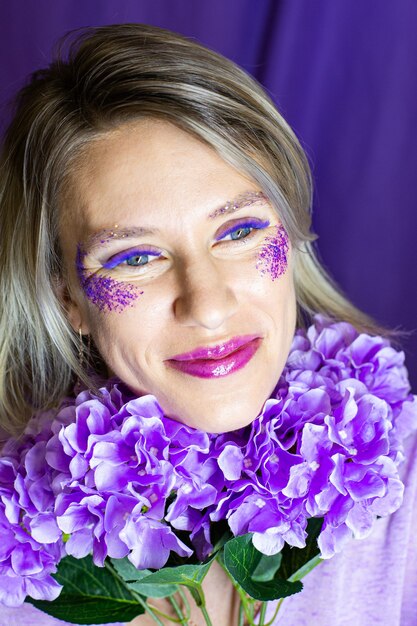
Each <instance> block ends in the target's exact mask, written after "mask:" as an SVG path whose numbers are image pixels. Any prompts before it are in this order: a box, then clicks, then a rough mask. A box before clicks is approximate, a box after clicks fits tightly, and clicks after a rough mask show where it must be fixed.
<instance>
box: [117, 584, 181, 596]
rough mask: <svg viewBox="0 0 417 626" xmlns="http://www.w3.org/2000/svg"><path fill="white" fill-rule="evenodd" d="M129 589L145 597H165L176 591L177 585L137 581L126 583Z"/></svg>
mask: <svg viewBox="0 0 417 626" xmlns="http://www.w3.org/2000/svg"><path fill="white" fill-rule="evenodd" d="M127 586H128V587H129V589H132V591H136V593H140V595H141V596H145V598H167V597H168V596H172V594H174V593H177V591H178V586H177V585H161V584H160V583H146V582H145V583H143V582H142V581H138V582H135V583H127Z"/></svg>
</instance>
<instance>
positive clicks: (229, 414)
mask: <svg viewBox="0 0 417 626" xmlns="http://www.w3.org/2000/svg"><path fill="white" fill-rule="evenodd" d="M261 408H262V406H261V407H260V408H259V410H257V409H255V408H254V409H253V411H249V410H248V406H247V405H246V406H245V407H244V409H243V408H242V409H243V410H242V409H241V408H240V407H239V406H236V405H234V406H229V407H227V408H226V407H224V406H223V407H222V410H220V411H216V410H215V409H211V410H210V411H201V410H200V411H199V410H198V409H196V410H195V412H194V413H193V414H192V415H189V416H188V415H186V414H185V413H182V415H183V417H182V418H179V417H175V418H174V419H176V420H177V421H178V422H181V423H183V424H186V425H187V426H190V427H191V428H196V429H198V430H203V431H205V432H207V433H213V434H219V433H227V432H230V431H232V430H238V429H239V428H244V427H245V426H248V425H249V424H251V423H252V422H253V421H254V420H255V419H256V418H257V417H258V415H259V413H260V410H261Z"/></svg>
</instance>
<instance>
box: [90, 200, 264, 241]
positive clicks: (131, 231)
mask: <svg viewBox="0 0 417 626" xmlns="http://www.w3.org/2000/svg"><path fill="white" fill-rule="evenodd" d="M265 203H269V200H268V198H267V196H266V195H265V194H264V193H263V192H262V191H245V192H243V193H241V194H239V195H238V196H236V198H234V199H233V200H228V201H227V202H226V203H225V204H223V205H221V206H219V207H217V208H216V209H214V211H212V212H211V213H209V214H208V216H207V217H208V219H216V218H217V217H219V216H220V215H229V214H231V213H235V212H236V211H240V210H241V209H244V208H247V207H250V206H253V205H254V204H265ZM159 232H160V229H159V228H145V227H140V226H130V227H127V228H119V226H118V224H115V225H114V226H113V228H105V229H102V230H98V231H96V232H94V233H92V234H91V235H89V236H88V237H86V239H85V240H84V241H83V242H82V244H81V248H82V250H83V252H84V253H85V252H86V251H91V250H92V249H94V248H96V247H98V246H100V245H103V244H106V243H108V242H109V241H112V240H114V239H128V238H129V239H133V238H135V237H141V236H145V235H155V234H158V233H159Z"/></svg>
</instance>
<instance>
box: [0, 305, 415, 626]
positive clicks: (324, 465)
mask: <svg viewBox="0 0 417 626" xmlns="http://www.w3.org/2000/svg"><path fill="white" fill-rule="evenodd" d="M409 391H410V388H409V383H408V377H407V371H406V369H405V367H404V354H403V353H402V352H398V351H396V350H394V349H393V348H392V347H391V345H390V344H389V342H388V340H386V339H384V338H381V337H374V336H369V335H367V334H363V333H362V334H359V333H358V332H357V331H356V330H355V329H354V328H353V327H352V326H351V325H350V324H348V323H346V322H332V321H330V320H328V319H326V318H324V317H323V316H320V315H317V316H316V317H315V320H314V325H312V326H311V327H310V328H308V330H307V331H305V330H298V331H297V332H296V334H295V337H294V340H293V344H292V347H291V351H290V354H289V357H288V360H287V363H286V366H285V369H284V371H283V373H282V375H281V377H280V379H279V381H278V382H277V385H276V387H275V389H274V391H273V394H272V395H271V397H270V398H269V399H268V400H267V401H266V402H265V404H264V406H263V409H262V411H261V413H260V415H259V416H258V417H257V418H256V419H255V420H254V422H253V423H252V424H250V425H249V426H247V427H245V428H242V429H240V430H237V431H234V432H228V433H223V434H209V433H206V432H202V431H198V430H195V429H193V428H190V427H188V426H186V425H184V424H181V423H179V422H177V421H174V420H173V419H170V418H168V417H166V416H165V415H164V414H163V412H162V409H161V407H160V406H159V404H158V401H157V399H156V398H155V397H153V396H150V395H144V396H142V397H139V398H138V397H133V396H132V394H131V392H130V391H129V390H128V389H127V388H126V387H125V386H124V385H123V384H122V383H120V382H118V381H115V380H113V381H109V382H108V383H107V384H106V385H105V386H103V387H102V388H101V389H100V393H99V394H94V393H92V392H91V391H88V390H84V391H82V392H81V393H79V394H78V395H77V396H76V397H75V398H70V399H69V398H67V399H65V401H64V402H63V403H62V405H61V406H60V407H59V409H57V410H54V411H52V410H50V411H46V412H42V413H40V414H37V415H36V416H34V418H33V419H32V420H31V421H30V423H29V425H28V427H27V429H26V430H25V433H24V435H23V436H22V437H21V438H19V439H13V440H9V441H8V442H7V443H6V444H5V445H4V447H3V450H2V454H1V457H0V532H1V537H2V541H1V543H0V601H1V602H2V603H4V604H6V605H8V606H19V605H21V604H22V603H23V601H24V600H25V598H26V596H29V597H28V598H27V599H28V600H29V601H31V602H32V603H33V604H34V605H35V606H37V607H38V608H41V609H42V610H43V611H45V612H47V613H49V614H51V615H54V616H55V617H59V618H60V619H64V620H66V621H69V622H71V623H76V624H93V623H98V622H100V623H103V624H104V623H110V622H115V621H129V620H131V619H133V618H134V617H135V616H136V615H138V614H140V613H141V612H143V611H145V610H147V611H148V612H149V613H150V614H151V615H152V617H153V618H154V620H155V621H156V622H157V623H160V624H161V621H160V620H159V617H158V611H157V610H153V609H152V604H151V603H150V602H149V598H155V597H167V598H168V599H169V600H170V601H172V603H173V606H174V607H175V608H176V611H177V613H178V616H179V618H178V619H177V622H180V623H183V624H187V616H184V615H183V614H182V612H181V611H179V605H178V603H177V602H176V600H175V598H176V594H178V593H181V589H182V586H183V585H185V586H187V587H188V588H189V589H190V591H191V593H192V595H193V597H194V599H195V600H196V602H197V604H198V605H199V606H200V607H201V609H202V611H203V614H204V616H205V620H206V623H207V624H210V623H211V622H210V617H209V615H208V612H207V609H206V607H205V599H204V593H203V590H202V582H203V579H204V577H205V575H206V573H207V571H208V569H209V567H210V566H211V564H212V562H213V561H214V560H217V561H218V562H219V563H220V564H221V565H222V567H223V568H224V569H225V570H226V571H227V573H228V575H229V576H230V578H231V579H232V582H233V584H234V585H235V587H236V589H238V591H239V595H240V597H241V600H242V615H243V614H245V616H246V618H247V621H248V622H249V623H253V619H254V615H253V605H254V601H255V599H256V600H262V601H269V600H273V599H278V598H281V599H282V598H284V597H286V596H288V595H291V594H292V593H296V592H299V591H300V590H301V588H302V584H301V582H300V579H301V578H302V577H303V576H304V575H305V574H306V573H307V572H308V571H310V570H311V568H312V567H314V566H315V565H317V564H318V563H319V562H320V561H321V560H322V559H328V558H330V557H332V556H333V555H334V554H335V553H337V552H339V551H340V550H342V548H343V545H344V544H345V543H346V542H347V541H350V540H351V538H352V536H353V537H354V538H358V539H361V538H364V537H366V536H367V535H368V534H369V533H370V532H371V530H372V527H373V525H374V523H375V520H376V519H377V518H378V517H379V516H385V515H389V514H391V513H393V512H394V511H395V510H397V509H398V508H399V506H400V505H401V502H402V498H403V489H404V486H403V483H402V482H401V480H400V477H399V473H398V468H399V466H400V464H401V462H402V460H403V445H402V442H403V440H404V438H405V437H406V436H407V435H408V434H409V433H411V432H412V431H413V430H415V428H416V425H417V402H416V398H415V397H414V396H412V395H411V394H410V393H409ZM94 581H95V582H94ZM103 590H104V591H103ZM103 597H105V599H103ZM277 606H279V603H278V605H277ZM264 615H265V610H264V608H263V609H262V610H261V616H260V622H259V623H260V624H262V623H264V622H263V619H264ZM242 619H243V618H242Z"/></svg>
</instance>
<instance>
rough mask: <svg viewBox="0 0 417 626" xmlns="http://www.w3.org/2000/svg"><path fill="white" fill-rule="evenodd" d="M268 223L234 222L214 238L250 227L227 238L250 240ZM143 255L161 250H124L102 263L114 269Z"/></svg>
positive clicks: (140, 265)
mask: <svg viewBox="0 0 417 626" xmlns="http://www.w3.org/2000/svg"><path fill="white" fill-rule="evenodd" d="M269 225H270V222H269V221H265V222H260V221H254V220H248V221H246V222H242V223H241V224H235V225H234V226H231V227H230V228H228V229H226V230H225V232H224V233H222V234H221V235H220V236H219V237H217V238H216V241H222V240H224V238H225V237H228V236H229V235H232V234H233V233H235V232H237V231H239V230H245V229H246V228H251V229H252V230H251V232H250V233H248V234H247V235H246V236H245V237H242V238H239V239H230V240H229V241H230V242H232V241H235V242H242V243H244V242H246V241H247V240H250V239H251V238H252V237H253V236H254V235H255V232H254V231H256V230H263V229H264V228H267V227H268V226H269ZM144 256H154V257H156V258H157V257H159V256H161V252H159V253H156V252H155V251H154V250H140V249H139V250H125V251H124V252H120V253H118V254H115V255H114V256H112V257H111V258H110V259H109V260H108V261H106V263H103V267H104V268H105V269H114V268H116V267H118V266H120V265H122V263H125V262H126V261H128V260H129V259H133V258H135V257H136V258H140V257H144ZM126 265H128V266H130V267H144V266H146V265H149V263H141V264H138V265H133V264H129V263H126Z"/></svg>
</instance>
